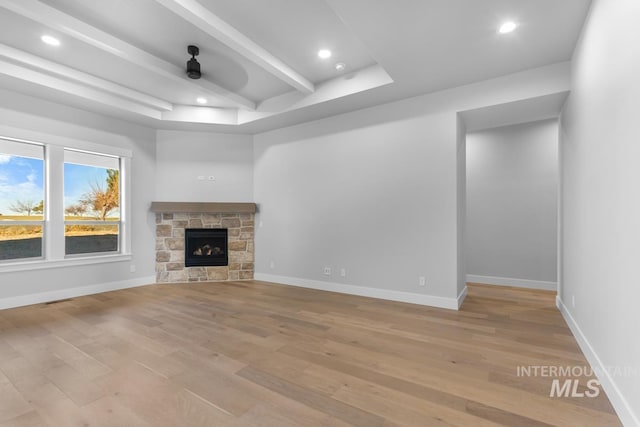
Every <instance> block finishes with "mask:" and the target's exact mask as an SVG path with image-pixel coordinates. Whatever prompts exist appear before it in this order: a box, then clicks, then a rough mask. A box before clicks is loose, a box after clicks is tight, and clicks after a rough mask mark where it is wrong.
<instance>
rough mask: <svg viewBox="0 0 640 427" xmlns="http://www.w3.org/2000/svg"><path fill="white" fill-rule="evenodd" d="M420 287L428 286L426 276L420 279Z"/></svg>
mask: <svg viewBox="0 0 640 427" xmlns="http://www.w3.org/2000/svg"><path fill="white" fill-rule="evenodd" d="M418 286H427V279H426V278H425V277H424V276H420V277H418Z"/></svg>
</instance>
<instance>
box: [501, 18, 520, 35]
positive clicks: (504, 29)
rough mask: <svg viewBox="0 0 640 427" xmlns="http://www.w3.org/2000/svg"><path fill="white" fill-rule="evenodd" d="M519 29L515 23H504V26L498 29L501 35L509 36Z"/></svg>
mask: <svg viewBox="0 0 640 427" xmlns="http://www.w3.org/2000/svg"><path fill="white" fill-rule="evenodd" d="M516 27H517V25H516V23H515V22H513V21H507V22H505V23H503V24H502V25H500V28H499V29H498V32H499V33H500V34H507V33H510V32H511V31H513V30H515V29H516Z"/></svg>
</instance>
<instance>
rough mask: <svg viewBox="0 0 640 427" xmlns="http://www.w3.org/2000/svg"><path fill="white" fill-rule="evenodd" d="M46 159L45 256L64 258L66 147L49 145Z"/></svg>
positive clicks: (48, 257) (56, 258) (55, 258)
mask: <svg viewBox="0 0 640 427" xmlns="http://www.w3.org/2000/svg"><path fill="white" fill-rule="evenodd" d="M45 161H46V179H45V188H46V201H45V208H46V220H45V228H44V241H45V257H46V259H49V260H60V259H64V257H65V251H64V243H65V240H64V149H63V148H62V147H59V146H55V145H49V146H47V148H46V152H45Z"/></svg>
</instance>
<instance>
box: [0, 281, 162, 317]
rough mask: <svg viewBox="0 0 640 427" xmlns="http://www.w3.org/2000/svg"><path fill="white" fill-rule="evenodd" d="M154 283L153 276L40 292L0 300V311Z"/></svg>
mask: <svg viewBox="0 0 640 427" xmlns="http://www.w3.org/2000/svg"><path fill="white" fill-rule="evenodd" d="M152 283H156V277H155V276H148V277H140V278H137V279H132V280H121V281H118V282H107V283H99V284H97V285H89V286H78V287H77V288H67V289H60V290H56V291H48V292H40V293H37V294H28V295H20V296H16V297H8V298H0V310H4V309H7V308H14V307H22V306H25V305H32V304H41V303H44V302H51V301H58V300H61V299H67V298H75V297H81V296H84V295H92V294H99V293H101V292H109V291H117V290H119V289H127V288H135V287H138V286H144V285H149V284H152Z"/></svg>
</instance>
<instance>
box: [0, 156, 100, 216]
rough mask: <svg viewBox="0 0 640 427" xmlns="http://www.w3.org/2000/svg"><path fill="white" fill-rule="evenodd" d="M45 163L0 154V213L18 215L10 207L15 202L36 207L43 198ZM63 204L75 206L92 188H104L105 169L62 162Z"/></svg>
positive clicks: (38, 160)
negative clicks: (25, 202) (95, 186)
mask: <svg viewBox="0 0 640 427" xmlns="http://www.w3.org/2000/svg"><path fill="white" fill-rule="evenodd" d="M43 175H44V162H43V161H42V160H40V159H31V158H27V157H20V156H9V155H6V154H0V213H1V214H3V215H19V214H18V213H17V212H13V211H11V209H10V208H9V206H10V205H11V204H13V203H15V202H16V201H18V200H20V201H27V200H31V201H33V202H34V204H35V205H37V204H38V203H39V202H40V200H43V199H44V182H43ZM64 177H65V179H64V205H65V207H67V206H69V205H71V204H74V203H77V202H78V200H79V199H80V198H81V197H82V195H83V194H85V193H86V192H88V191H89V190H90V189H91V185H100V186H101V187H102V188H105V187H106V178H107V172H106V169H104V168H99V167H94V166H85V165H76V164H72V163H65V165H64Z"/></svg>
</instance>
